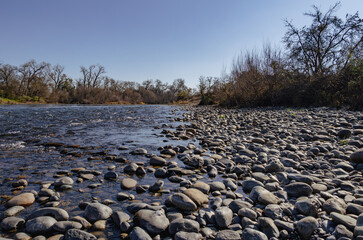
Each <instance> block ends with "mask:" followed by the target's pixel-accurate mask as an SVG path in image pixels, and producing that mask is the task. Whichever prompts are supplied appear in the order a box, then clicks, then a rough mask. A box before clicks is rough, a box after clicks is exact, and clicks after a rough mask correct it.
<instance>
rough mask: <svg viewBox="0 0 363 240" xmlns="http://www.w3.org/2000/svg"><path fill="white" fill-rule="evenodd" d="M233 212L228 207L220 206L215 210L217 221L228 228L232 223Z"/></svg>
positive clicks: (220, 225) (219, 224)
mask: <svg viewBox="0 0 363 240" xmlns="http://www.w3.org/2000/svg"><path fill="white" fill-rule="evenodd" d="M232 218H233V212H232V210H231V209H229V208H228V207H219V208H217V209H216V211H215V219H216V223H217V225H218V226H219V227H221V228H227V227H228V226H229V225H230V224H231V223H232Z"/></svg>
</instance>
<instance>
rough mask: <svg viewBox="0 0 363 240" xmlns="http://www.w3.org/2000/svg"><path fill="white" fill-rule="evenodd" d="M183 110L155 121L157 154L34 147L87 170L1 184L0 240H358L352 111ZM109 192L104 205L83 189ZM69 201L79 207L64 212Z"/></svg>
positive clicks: (357, 156) (358, 121) (357, 131)
mask: <svg viewBox="0 0 363 240" xmlns="http://www.w3.org/2000/svg"><path fill="white" fill-rule="evenodd" d="M185 109H186V110H187V112H185V113H184V114H183V116H175V117H174V118H173V119H171V120H172V121H173V122H174V123H177V124H176V125H174V126H171V125H168V124H163V125H160V126H154V130H155V131H156V133H155V134H156V135H158V136H159V137H160V141H159V144H158V145H157V146H155V148H157V151H156V152H155V149H149V148H148V147H136V146H133V145H130V146H128V145H127V144H126V145H124V146H120V147H119V150H120V151H126V154H125V155H122V156H120V155H112V154H109V153H107V151H103V149H102V148H97V149H93V150H92V149H83V148H82V147H81V146H75V145H73V146H69V145H68V146H66V145H65V144H63V143H56V142H53V143H51V142H48V143H44V147H45V149H49V148H51V149H55V150H57V151H59V152H61V153H62V152H63V153H62V154H67V153H72V152H74V149H79V151H78V152H81V153H82V154H83V155H85V156H87V158H88V160H87V161H88V162H89V164H88V165H82V166H81V167H80V166H77V164H73V165H72V166H73V167H72V168H69V169H59V170H58V171H56V173H55V174H54V175H53V177H54V178H55V179H54V181H51V182H48V181H47V182H42V181H40V182H38V186H39V187H38V189H31V190H29V189H28V183H31V182H32V177H31V176H25V177H22V176H18V179H5V180H4V181H2V184H3V185H4V184H5V185H7V186H9V188H13V189H12V191H13V192H14V194H15V195H16V196H15V197H13V198H12V199H11V200H9V201H7V198H8V197H9V196H2V202H1V205H2V207H4V206H6V208H7V209H6V211H4V213H3V215H2V218H3V220H2V222H1V228H2V229H3V231H4V233H3V234H2V236H3V237H12V238H15V239H27V238H29V239H30V236H33V237H36V239H44V237H40V236H47V237H52V239H59V238H61V237H63V236H65V239H81V237H82V238H83V239H85V238H87V239H96V238H103V239H119V238H120V237H121V238H126V237H129V238H130V239H152V238H153V239H170V238H171V237H173V238H174V239H203V238H204V239H218V240H221V239H241V238H242V239H251V238H254V239H271V238H272V239H298V238H301V239H339V238H341V237H345V238H346V239H351V238H353V236H356V239H360V238H359V237H358V236H361V235H362V234H363V230H362V228H363V225H362V222H363V219H362V218H363V215H362V213H363V206H362V205H363V189H362V182H363V181H362V180H363V178H362V170H363V156H362V154H363V152H362V150H361V149H362V147H363V144H362V137H363V114H362V112H351V111H343V110H339V111H336V110H329V109H325V108H317V109H300V110H296V109H273V108H269V109H268V108H261V109H229V110H228V109H220V108H213V107H189V106H186V107H185ZM175 121H176V122H175ZM162 142H165V143H164V144H163V143H162ZM72 149H73V150H72ZM91 150H92V151H91ZM87 152H88V153H87ZM87 154H88V155H87ZM74 155H75V156H74V157H75V158H77V157H76V154H74ZM62 159H63V160H62V161H65V162H66V161H70V160H71V159H67V158H64V157H63V158H62ZM73 161H75V160H73ZM75 163H76V162H75ZM84 186H86V187H84ZM114 188H116V189H119V190H118V191H120V192H119V193H117V194H113V195H106V196H107V197H106V196H105V195H103V196H105V197H104V198H100V197H98V198H97V197H94V196H95V195H93V194H90V195H89V194H88V193H89V192H90V191H93V190H88V189H95V190H97V191H101V192H108V191H110V190H109V189H114ZM67 195H72V196H73V201H76V203H73V204H76V205H78V206H75V207H72V208H70V209H69V208H68V207H67V206H68V205H69V204H70V203H69V202H67V201H64V200H62V199H66V196H67ZM142 196H144V197H142ZM68 201H69V200H68ZM78 201H79V202H78ZM37 204H38V205H37ZM34 206H37V207H36V208H34ZM24 207H25V208H24ZM6 231H13V232H15V233H5V232H6Z"/></svg>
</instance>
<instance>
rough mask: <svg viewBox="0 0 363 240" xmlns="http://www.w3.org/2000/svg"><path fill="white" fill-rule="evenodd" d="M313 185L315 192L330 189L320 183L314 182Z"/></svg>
mask: <svg viewBox="0 0 363 240" xmlns="http://www.w3.org/2000/svg"><path fill="white" fill-rule="evenodd" d="M311 187H312V188H313V193H319V192H325V191H326V190H327V189H328V187H327V186H326V185H324V184H320V183H313V184H311Z"/></svg>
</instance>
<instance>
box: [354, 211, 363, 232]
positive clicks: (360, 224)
mask: <svg viewBox="0 0 363 240" xmlns="http://www.w3.org/2000/svg"><path fill="white" fill-rule="evenodd" d="M354 236H355V237H358V236H363V213H362V214H360V215H359V216H358V218H357V225H356V226H355V228H354Z"/></svg>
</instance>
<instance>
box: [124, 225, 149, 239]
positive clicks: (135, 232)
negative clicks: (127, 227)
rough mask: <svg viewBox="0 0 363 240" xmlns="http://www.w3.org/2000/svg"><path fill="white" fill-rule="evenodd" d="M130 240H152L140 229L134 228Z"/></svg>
mask: <svg viewBox="0 0 363 240" xmlns="http://www.w3.org/2000/svg"><path fill="white" fill-rule="evenodd" d="M129 237H130V240H152V238H151V237H150V235H149V234H148V233H147V232H146V231H145V230H144V229H142V228H140V227H134V229H132V231H131V233H130V235H129Z"/></svg>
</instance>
